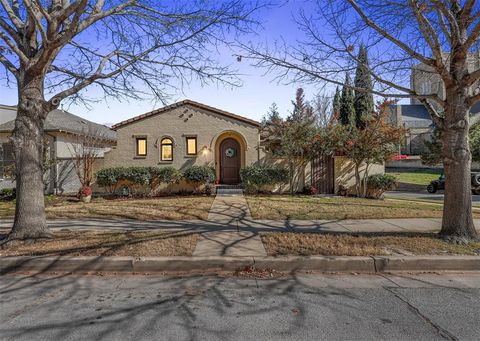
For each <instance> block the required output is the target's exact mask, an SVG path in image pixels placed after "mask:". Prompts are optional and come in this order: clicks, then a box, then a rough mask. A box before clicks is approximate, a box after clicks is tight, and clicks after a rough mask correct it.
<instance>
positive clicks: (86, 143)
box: [67, 129, 108, 191]
mask: <svg viewBox="0 0 480 341" xmlns="http://www.w3.org/2000/svg"><path fill="white" fill-rule="evenodd" d="M107 141H108V138H107V137H106V136H103V134H101V133H100V132H99V131H96V130H95V129H88V130H87V131H85V133H84V134H80V135H78V136H77V138H76V139H74V141H73V142H72V143H70V144H68V145H67V146H68V149H69V151H70V154H71V155H72V161H73V167H74V169H75V174H76V175H77V177H78V180H79V182H80V185H81V188H79V190H80V191H81V190H82V189H83V188H85V187H91V186H92V184H93V169H94V168H93V167H94V165H95V161H97V159H98V158H99V157H100V156H101V154H102V153H103V152H104V148H105V147H106V146H107Z"/></svg>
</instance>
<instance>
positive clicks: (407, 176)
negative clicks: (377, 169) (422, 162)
mask: <svg viewBox="0 0 480 341" xmlns="http://www.w3.org/2000/svg"><path fill="white" fill-rule="evenodd" d="M385 171H386V173H387V174H389V175H393V176H395V177H396V178H397V181H398V182H401V183H406V184H412V185H425V186H426V185H428V184H429V183H430V181H432V180H438V178H439V176H440V174H442V170H441V169H421V168H418V169H399V168H397V169H391V170H389V169H386V170H385Z"/></svg>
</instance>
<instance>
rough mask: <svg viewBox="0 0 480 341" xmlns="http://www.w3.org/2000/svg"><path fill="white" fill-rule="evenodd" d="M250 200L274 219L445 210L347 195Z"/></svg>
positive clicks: (423, 214)
mask: <svg viewBox="0 0 480 341" xmlns="http://www.w3.org/2000/svg"><path fill="white" fill-rule="evenodd" d="M247 202H248V205H249V207H250V212H251V214H252V217H253V218H254V219H273V220H283V219H307V220H308V219H385V218H439V217H441V216H442V209H443V207H442V206H440V205H435V204H431V203H417V202H407V201H403V202H402V201H390V200H373V199H359V198H348V197H347V198H345V197H312V196H287V195H272V196H248V197H247ZM474 215H475V216H476V217H478V216H479V213H476V214H474Z"/></svg>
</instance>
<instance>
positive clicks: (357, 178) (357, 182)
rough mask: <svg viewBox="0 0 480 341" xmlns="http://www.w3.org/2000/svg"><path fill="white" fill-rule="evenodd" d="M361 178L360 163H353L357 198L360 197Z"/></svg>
mask: <svg viewBox="0 0 480 341" xmlns="http://www.w3.org/2000/svg"><path fill="white" fill-rule="evenodd" d="M361 181H362V180H361V179H360V165H359V164H357V163H355V191H356V192H357V198H360V196H361V194H360V190H361V188H360V187H361V184H360V183H361Z"/></svg>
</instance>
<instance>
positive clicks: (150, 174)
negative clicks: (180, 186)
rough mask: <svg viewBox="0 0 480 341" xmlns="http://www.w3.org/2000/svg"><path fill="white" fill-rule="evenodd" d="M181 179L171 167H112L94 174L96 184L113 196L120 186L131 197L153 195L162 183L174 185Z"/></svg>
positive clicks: (178, 173) (177, 172)
mask: <svg viewBox="0 0 480 341" xmlns="http://www.w3.org/2000/svg"><path fill="white" fill-rule="evenodd" d="M181 177H182V175H181V173H180V172H179V171H178V170H177V169H175V168H173V167H162V168H161V167H113V168H104V169H102V170H100V171H98V172H97V173H96V179H97V184H98V185H99V186H102V187H104V188H105V190H106V191H107V192H108V193H112V194H113V193H115V192H116V191H117V190H118V189H119V187H120V186H125V187H126V188H128V193H129V194H132V195H136V194H140V193H143V194H148V195H150V194H154V193H155V192H156V191H157V189H158V187H159V186H160V185H161V184H162V183H165V184H171V183H175V182H178V181H180V179H181Z"/></svg>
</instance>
